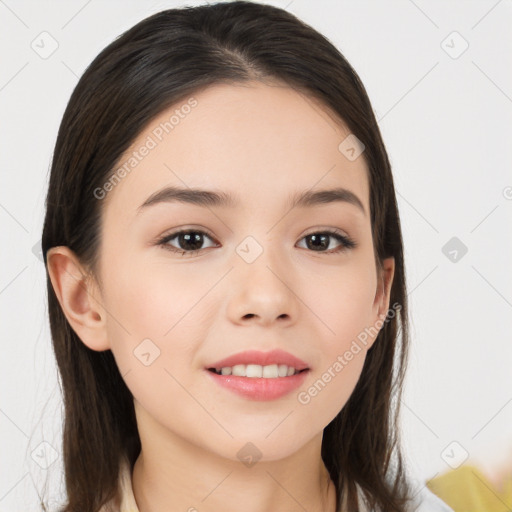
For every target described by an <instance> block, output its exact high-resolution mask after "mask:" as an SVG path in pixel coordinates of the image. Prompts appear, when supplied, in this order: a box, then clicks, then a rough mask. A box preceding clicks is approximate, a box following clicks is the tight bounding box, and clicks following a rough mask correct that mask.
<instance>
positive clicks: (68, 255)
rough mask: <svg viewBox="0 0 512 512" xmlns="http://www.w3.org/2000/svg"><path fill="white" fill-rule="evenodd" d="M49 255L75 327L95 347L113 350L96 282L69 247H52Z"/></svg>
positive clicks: (57, 290) (55, 281) (55, 283)
mask: <svg viewBox="0 0 512 512" xmlns="http://www.w3.org/2000/svg"><path fill="white" fill-rule="evenodd" d="M46 258H47V267H48V273H49V275H50V280H51V283H52V286H53V289H54V291H55V295H56V296H57V299H58V300H59V303H60V306H61V308H62V311H63V312H64V315H65V316H66V318H67V320H68V322H69V324H70V325H71V327H72V329H73V330H74V331H75V332H76V334H77V335H78V337H79V338H80V339H81V340H82V342H83V343H84V344H85V345H86V346H87V347H89V348H90V349H91V350H96V351H99V352H100V351H103V350H107V349H109V348H110V344H109V342H108V337H107V328H106V310H105V308H104V307H103V306H102V305H101V301H100V299H101V294H100V291H99V287H98V285H97V283H96V281H95V280H94V279H93V278H92V277H91V276H90V275H88V273H87V272H85V271H84V269H83V267H82V265H81V264H80V262H79V260H78V258H77V257H76V255H75V253H74V252H73V251H72V250H71V249H70V248H69V247H66V246H59V247H52V248H51V249H49V250H48V252H47V256H46Z"/></svg>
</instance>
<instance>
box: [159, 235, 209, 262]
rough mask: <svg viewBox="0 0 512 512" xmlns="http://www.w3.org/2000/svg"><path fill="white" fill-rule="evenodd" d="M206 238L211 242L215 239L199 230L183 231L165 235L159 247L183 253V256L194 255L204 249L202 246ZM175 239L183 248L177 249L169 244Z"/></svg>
mask: <svg viewBox="0 0 512 512" xmlns="http://www.w3.org/2000/svg"><path fill="white" fill-rule="evenodd" d="M205 236H206V238H209V239H210V240H211V239H212V238H213V237H212V236H211V235H209V234H208V233H207V232H205V231H201V230H199V229H185V230H181V231H175V232H174V233H171V234H170V235H165V236H164V237H163V238H161V239H160V240H159V241H158V242H157V245H160V246H162V247H163V248H164V249H167V250H168V251H171V252H177V253H181V255H182V256H184V255H185V254H187V255H194V254H196V253H197V252H199V251H201V250H202V249H203V248H202V247H200V246H201V245H202V244H203V243H204V242H203V240H204V238H205ZM174 239H176V243H177V244H178V245H179V246H181V248H176V247H174V246H173V245H170V244H169V242H170V241H171V240H174Z"/></svg>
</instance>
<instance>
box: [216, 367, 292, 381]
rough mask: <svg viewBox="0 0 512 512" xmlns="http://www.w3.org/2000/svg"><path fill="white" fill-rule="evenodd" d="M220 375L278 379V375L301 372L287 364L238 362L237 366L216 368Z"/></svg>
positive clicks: (287, 375) (288, 375)
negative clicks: (264, 364) (263, 364)
mask: <svg viewBox="0 0 512 512" xmlns="http://www.w3.org/2000/svg"><path fill="white" fill-rule="evenodd" d="M215 372H216V373H218V374H220V375H234V376H236V377H259V378H264V379H276V378H277V377H290V376H292V375H295V374H296V373H299V372H298V371H297V370H296V369H295V368H294V367H293V366H287V365H285V364H279V365H277V364H270V365H268V366H261V365H259V364H247V365H245V364H236V365H235V366H232V367H231V366H225V367H223V368H221V369H220V371H219V370H218V369H215Z"/></svg>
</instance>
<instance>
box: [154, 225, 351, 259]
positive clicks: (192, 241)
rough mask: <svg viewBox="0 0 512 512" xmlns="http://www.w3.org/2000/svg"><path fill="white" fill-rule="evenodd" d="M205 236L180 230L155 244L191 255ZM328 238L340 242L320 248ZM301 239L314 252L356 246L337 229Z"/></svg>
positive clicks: (192, 231)
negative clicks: (334, 246)
mask: <svg viewBox="0 0 512 512" xmlns="http://www.w3.org/2000/svg"><path fill="white" fill-rule="evenodd" d="M205 237H206V238H209V239H210V240H212V239H213V237H212V236H210V235H209V234H208V233H206V232H204V231H201V230H182V231H177V232H175V233H172V234H170V235H166V236H165V237H163V238H162V239H161V240H159V241H158V242H157V245H160V246H162V247H163V248H164V249H167V250H170V251H171V252H178V253H181V255H182V256H184V255H185V254H187V255H193V254H195V253H197V252H199V251H201V250H202V249H203V248H204V247H201V246H202V244H203V239H204V238H205ZM174 239H176V240H177V242H178V245H179V246H180V247H179V248H177V247H175V246H173V245H170V244H169V242H171V240H174ZM329 239H335V240H337V241H338V242H339V243H340V246H339V247H338V248H336V249H331V250H328V251H325V250H322V249H328V248H329V247H330V245H331V243H330V241H329ZM301 240H309V243H308V242H306V248H308V249H311V250H312V251H314V252H325V253H327V254H332V253H339V252H342V251H346V250H349V249H352V248H354V247H356V243H355V242H354V241H353V240H352V239H351V238H349V237H348V236H346V235H342V234H341V233H338V232H337V231H319V232H315V233H310V234H309V235H306V236H305V237H303V238H302V239H301Z"/></svg>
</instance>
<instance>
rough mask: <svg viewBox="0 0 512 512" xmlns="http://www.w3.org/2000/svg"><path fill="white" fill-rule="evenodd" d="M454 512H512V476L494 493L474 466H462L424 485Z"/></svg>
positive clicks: (489, 483) (493, 489)
mask: <svg viewBox="0 0 512 512" xmlns="http://www.w3.org/2000/svg"><path fill="white" fill-rule="evenodd" d="M427 487H428V488H429V489H430V490H431V491H432V492H433V493H434V494H435V495H437V496H439V498H441V499H442V500H443V501H444V502H445V503H446V504H447V505H449V506H450V507H451V508H453V510H454V511H455V512H509V511H512V474H509V475H508V476H507V477H506V478H505V480H504V482H503V486H502V489H497V488H496V487H495V486H493V484H491V482H489V480H488V479H487V478H486V477H485V476H484V475H483V474H482V472H481V471H480V470H479V469H478V468H477V467H475V466H472V465H466V464H465V465H462V466H460V467H459V468H457V469H454V470H451V471H448V472H447V473H444V474H442V475H440V476H438V477H436V478H433V479H432V480H429V481H428V482H427Z"/></svg>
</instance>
